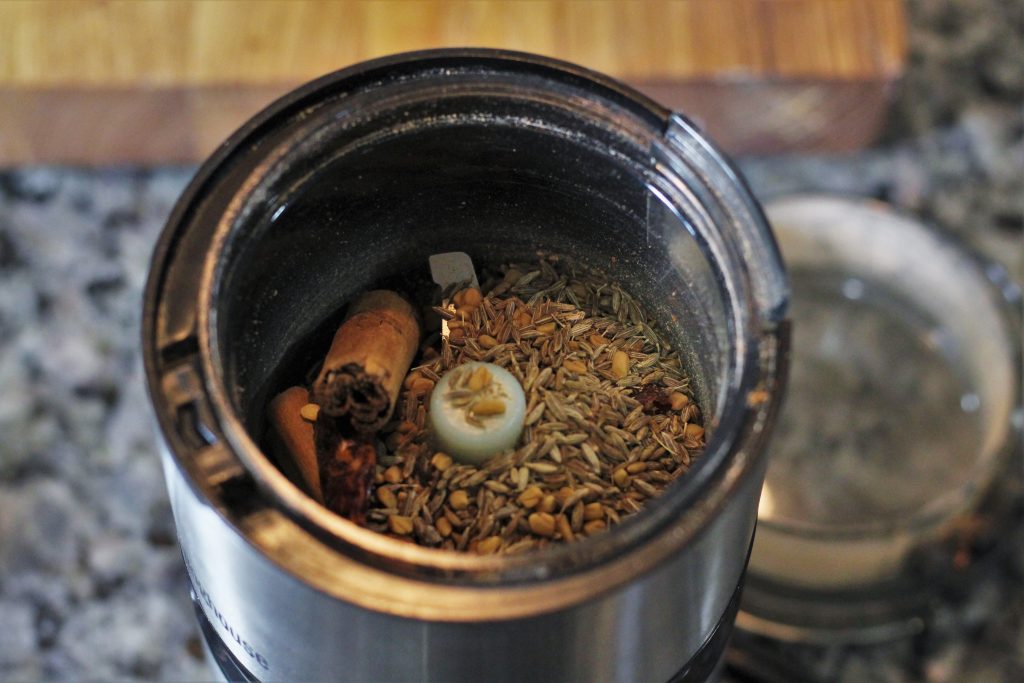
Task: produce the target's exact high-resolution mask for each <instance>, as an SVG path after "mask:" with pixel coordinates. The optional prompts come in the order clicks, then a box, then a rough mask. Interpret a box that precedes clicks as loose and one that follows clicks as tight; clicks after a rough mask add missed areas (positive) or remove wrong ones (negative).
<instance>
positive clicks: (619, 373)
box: [612, 351, 629, 379]
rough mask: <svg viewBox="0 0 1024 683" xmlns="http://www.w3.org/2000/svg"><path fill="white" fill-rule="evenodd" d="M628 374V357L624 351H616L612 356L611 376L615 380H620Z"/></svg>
mask: <svg viewBox="0 0 1024 683" xmlns="http://www.w3.org/2000/svg"><path fill="white" fill-rule="evenodd" d="M628 374H629V355H628V354H627V353H626V352H625V351H616V352H615V353H614V354H612V375H613V376H614V377H615V378H616V379H622V378H623V377H625V376H626V375H628Z"/></svg>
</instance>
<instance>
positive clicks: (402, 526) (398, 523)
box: [388, 515, 412, 536]
mask: <svg viewBox="0 0 1024 683" xmlns="http://www.w3.org/2000/svg"><path fill="white" fill-rule="evenodd" d="M388 528H389V529H390V530H391V533H393V534H398V535H399V536H408V535H409V534H411V533H412V519H411V518H409V517H406V516H405V515H391V516H390V517H388Z"/></svg>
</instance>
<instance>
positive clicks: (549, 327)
mask: <svg viewBox="0 0 1024 683" xmlns="http://www.w3.org/2000/svg"><path fill="white" fill-rule="evenodd" d="M556 327H557V325H555V323H554V322H550V323H544V324H543V325H537V331H538V332H540V333H541V334H551V333H552V332H554V331H555V328H556Z"/></svg>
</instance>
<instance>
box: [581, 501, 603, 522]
mask: <svg viewBox="0 0 1024 683" xmlns="http://www.w3.org/2000/svg"><path fill="white" fill-rule="evenodd" d="M583 519H585V520H586V521H588V522H592V521H594V520H595V519H604V506H603V505H601V504H600V503H587V504H586V505H585V506H584V507H583Z"/></svg>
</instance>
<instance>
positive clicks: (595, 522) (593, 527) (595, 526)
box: [583, 519, 608, 536]
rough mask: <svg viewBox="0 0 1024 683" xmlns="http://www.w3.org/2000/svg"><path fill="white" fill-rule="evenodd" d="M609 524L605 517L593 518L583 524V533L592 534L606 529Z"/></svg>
mask: <svg viewBox="0 0 1024 683" xmlns="http://www.w3.org/2000/svg"><path fill="white" fill-rule="evenodd" d="M607 526H608V525H607V524H606V523H605V521H604V520H603V519H592V520H590V521H589V522H587V523H585V524H584V525H583V533H585V534H587V535H588V536H590V535H592V534H596V533H597V532H599V531H604V530H605V528H606V527H607Z"/></svg>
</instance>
